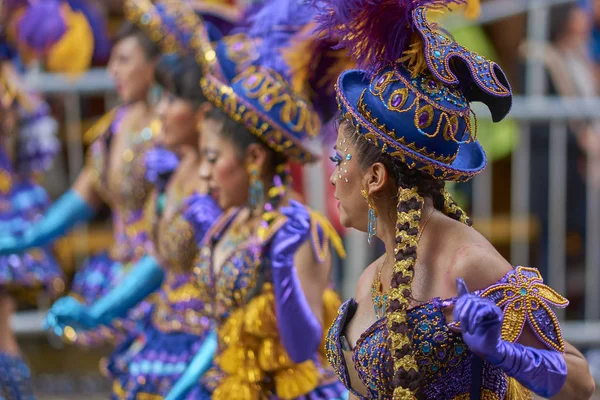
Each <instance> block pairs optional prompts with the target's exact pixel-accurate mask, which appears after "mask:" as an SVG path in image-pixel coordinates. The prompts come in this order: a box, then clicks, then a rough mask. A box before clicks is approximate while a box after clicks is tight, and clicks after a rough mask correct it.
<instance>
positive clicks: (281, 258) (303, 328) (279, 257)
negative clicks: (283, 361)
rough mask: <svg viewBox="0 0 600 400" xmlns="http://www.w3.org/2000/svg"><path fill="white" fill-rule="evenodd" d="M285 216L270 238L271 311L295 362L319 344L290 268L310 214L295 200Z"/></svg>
mask: <svg viewBox="0 0 600 400" xmlns="http://www.w3.org/2000/svg"><path fill="white" fill-rule="evenodd" d="M281 212H282V213H283V214H284V215H285V216H287V217H288V220H287V222H286V223H285V224H284V225H283V227H281V229H279V231H278V232H277V233H276V234H275V236H274V237H273V239H272V241H271V253H270V255H271V269H272V274H273V285H274V287H275V311H276V313H277V324H278V326H279V333H280V335H281V340H282V342H283V345H284V347H285V349H286V350H287V352H288V354H289V356H290V358H291V359H292V361H294V362H295V363H301V362H303V361H306V360H308V359H310V358H312V357H313V356H314V355H315V353H316V351H317V349H318V348H319V345H320V344H321V334H322V331H321V324H320V323H319V320H318V319H317V317H315V315H314V314H313V312H312V310H311V308H310V305H309V304H308V301H307V300H306V297H305V296H304V292H303V291H302V286H301V285H300V280H299V279H298V275H297V274H296V268H295V267H294V255H295V254H296V251H298V249H299V248H300V246H302V244H303V243H304V242H305V241H306V239H307V238H308V236H309V233H310V215H309V214H308V211H307V210H306V208H305V207H304V206H303V205H302V204H300V203H298V202H297V201H294V200H290V207H282V208H281Z"/></svg>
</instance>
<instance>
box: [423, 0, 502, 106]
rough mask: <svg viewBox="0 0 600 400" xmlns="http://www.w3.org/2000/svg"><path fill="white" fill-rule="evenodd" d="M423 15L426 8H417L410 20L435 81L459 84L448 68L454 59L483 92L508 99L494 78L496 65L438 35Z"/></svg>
mask: <svg viewBox="0 0 600 400" xmlns="http://www.w3.org/2000/svg"><path fill="white" fill-rule="evenodd" d="M426 14H427V7H423V6H422V7H418V8H417V9H415V11H414V12H413V20H414V22H415V26H416V28H417V29H418V31H419V33H420V34H421V36H422V37H423V42H424V44H425V49H424V50H425V57H426V59H427V65H428V66H429V70H430V71H431V72H432V73H433V74H434V75H435V76H436V78H438V79H439V80H441V81H442V82H444V83H447V84H449V85H456V84H458V83H459V79H458V78H457V77H456V75H455V74H454V72H452V68H451V66H450V61H451V60H452V59H453V58H454V57H457V58H459V59H460V60H461V61H463V62H464V63H465V64H466V65H467V66H468V68H469V71H470V73H471V77H472V78H473V80H474V81H475V83H476V84H477V86H479V87H480V88H481V89H482V90H483V91H485V92H487V93H488V94H491V95H494V96H498V97H506V96H510V95H511V90H510V88H509V87H506V86H504V85H503V84H502V83H501V82H500V80H499V79H498V77H497V76H496V73H495V70H496V69H498V70H500V68H499V67H498V65H497V64H496V63H494V62H493V61H490V60H487V59H486V58H484V57H482V56H480V55H478V54H477V53H475V52H472V51H470V50H468V49H466V48H465V47H463V46H461V45H459V44H458V43H456V42H455V41H454V40H451V39H450V38H447V37H446V36H445V35H443V34H441V32H440V31H439V30H437V29H435V26H434V25H433V24H431V23H429V22H428V21H427V17H426Z"/></svg>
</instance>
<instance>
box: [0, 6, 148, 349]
mask: <svg viewBox="0 0 600 400" xmlns="http://www.w3.org/2000/svg"><path fill="white" fill-rule="evenodd" d="M128 15H131V16H132V20H133V21H135V19H133V17H134V16H135V14H133V13H128ZM138 18H139V16H138ZM159 56H160V48H159V46H158V45H157V44H156V43H155V42H153V41H152V39H150V35H149V34H147V33H145V32H144V31H142V30H141V29H140V28H138V27H137V26H136V24H135V22H126V23H125V24H124V25H123V26H122V27H121V29H120V31H119V32H118V34H117V37H116V39H115V45H114V48H113V50H112V54H111V60H110V63H109V72H110V74H111V75H112V77H113V79H114V81H115V85H116V89H117V93H118V94H119V97H120V99H121V101H122V103H123V105H122V106H120V107H119V108H117V109H115V110H113V111H111V112H110V113H109V114H107V115H106V116H105V117H103V118H102V119H101V120H100V121H99V123H98V124H97V125H96V126H95V127H94V128H92V131H91V132H90V134H88V137H89V136H91V137H92V138H95V140H94V141H93V143H92V145H91V147H90V150H89V153H88V160H87V165H86V166H85V168H84V169H83V171H82V172H81V173H80V174H79V177H78V178H77V180H76V181H75V183H74V184H73V186H72V188H71V190H69V191H68V192H67V193H66V194H64V195H63V196H61V198H60V199H58V200H57V201H56V202H55V203H54V204H53V205H52V206H51V207H50V208H49V210H48V211H47V212H46V214H45V215H44V217H43V218H41V219H40V220H39V221H37V222H36V223H35V224H34V225H32V226H31V227H30V228H29V229H27V230H26V231H25V233H24V234H23V235H22V236H20V237H16V236H8V237H3V238H1V239H0V254H9V253H14V252H17V251H25V250H27V249H29V248H32V247H37V246H42V245H46V244H48V243H51V242H53V241H54V240H56V239H57V238H59V237H62V236H64V235H66V234H67V233H68V232H69V231H70V230H71V229H73V228H74V227H75V226H76V225H77V224H79V223H81V222H84V221H89V220H91V219H92V218H93V216H94V214H95V212H96V210H97V209H98V208H99V207H100V205H101V204H102V202H103V201H104V202H106V203H108V204H109V205H110V207H111V211H112V215H113V232H114V240H115V245H114V247H112V248H111V249H110V250H108V249H107V250H106V251H104V252H102V253H100V254H98V255H95V256H92V257H91V258H90V259H89V260H88V261H87V262H86V263H85V265H84V266H83V268H82V269H81V270H80V271H79V272H78V273H77V274H76V276H75V279H74V282H73V287H72V291H71V294H70V296H71V297H72V298H77V299H78V300H79V301H81V302H82V303H84V304H90V303H92V302H93V301H95V300H96V299H97V298H99V297H100V296H102V295H103V294H105V293H106V292H107V291H108V290H110V289H111V288H112V287H113V286H114V285H115V284H116V283H117V282H118V281H119V280H120V279H121V277H122V275H123V274H124V273H125V271H126V270H127V268H128V265H130V263H132V262H135V261H137V260H139V259H140V257H141V256H142V255H143V254H144V252H145V246H146V243H147V242H148V237H147V234H146V232H145V230H144V229H143V228H144V224H143V218H142V215H143V206H144V203H145V201H146V199H147V197H148V194H149V192H150V190H151V188H152V183H151V182H148V181H147V180H146V179H144V176H145V173H146V167H145V157H144V155H145V153H146V152H147V151H148V150H149V149H151V148H153V147H154V145H155V144H154V139H155V132H154V131H153V129H152V128H151V127H150V123H151V120H152V118H153V105H152V104H151V103H149V101H148V92H149V90H150V88H151V87H152V85H153V84H154V68H155V65H156V62H157V61H158V57H159ZM117 333H118V332H117V331H115V330H114V329H112V328H108V327H102V328H99V329H98V330H97V331H90V332H88V333H86V334H84V335H75V334H74V331H73V330H66V331H65V338H66V339H67V340H69V341H75V342H77V343H78V344H81V345H84V346H92V345H98V344H101V343H104V342H105V341H106V340H112V339H115V335H116V334H117Z"/></svg>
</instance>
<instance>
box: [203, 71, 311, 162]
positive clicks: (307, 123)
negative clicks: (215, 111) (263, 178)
mask: <svg viewBox="0 0 600 400" xmlns="http://www.w3.org/2000/svg"><path fill="white" fill-rule="evenodd" d="M277 79H282V78H280V77H279V78H278V76H277V75H276V74H274V73H273V72H272V71H268V72H265V71H264V70H263V69H262V68H260V67H252V68H249V69H248V70H246V71H245V72H244V73H242V74H241V75H239V76H238V77H237V78H236V79H235V80H234V81H233V84H235V83H241V86H242V87H243V88H244V89H245V93H244V94H245V95H247V96H248V97H249V98H258V99H259V102H260V104H261V105H262V106H263V109H264V112H262V110H257V109H256V108H255V106H253V105H251V104H250V103H249V102H248V101H246V100H244V99H243V98H242V96H240V95H238V94H237V93H236V92H235V91H234V90H233V89H232V88H231V87H230V86H228V85H225V84H223V83H222V82H220V81H219V80H218V79H217V78H215V77H213V76H210V75H209V76H205V77H203V78H202V79H201V81H200V86H201V87H202V90H203V92H204V95H205V96H206V98H207V99H208V100H209V101H211V102H212V103H213V104H215V106H217V107H219V108H220V109H222V110H223V111H225V112H226V113H227V114H228V115H229V117H231V118H232V119H233V120H234V121H236V122H238V123H240V124H243V125H244V126H245V127H246V128H247V129H248V130H249V131H250V132H251V133H252V134H253V135H255V136H257V137H258V138H260V139H261V140H262V141H263V142H264V143H265V144H267V145H268V146H269V147H270V148H271V149H273V150H275V151H277V152H279V153H284V154H285V155H286V156H287V157H288V158H289V159H290V161H294V162H299V163H308V162H312V161H315V160H316V158H317V157H316V156H315V155H313V154H312V153H310V152H309V150H308V149H306V148H305V147H304V146H303V145H302V144H301V143H300V141H299V140H298V139H296V138H294V137H293V136H292V135H291V134H288V133H287V129H284V128H283V126H282V125H281V123H279V122H276V121H275V120H273V119H272V118H271V117H269V116H268V115H267V114H266V113H267V112H269V111H270V110H272V108H273V107H274V106H277V105H280V104H281V103H283V104H282V108H281V111H280V115H279V116H280V117H281V121H282V122H283V123H291V122H292V119H293V118H296V119H297V122H296V123H295V124H294V125H293V126H292V129H294V130H295V131H297V132H299V133H300V132H304V131H306V132H309V133H313V134H314V133H315V132H316V133H318V132H319V129H320V121H319V117H318V115H317V114H316V113H314V112H313V110H312V109H310V108H309V106H308V104H307V103H306V102H305V101H304V100H301V99H299V98H297V97H295V96H290V95H289V94H288V93H285V92H283V90H282V89H283V88H282V86H284V82H283V80H281V81H279V82H278V81H277ZM259 86H260V87H259ZM257 87H259V89H258V90H254V89H255V88H257ZM273 91H278V95H277V96H276V95H274V94H273V93H274V92H273Z"/></svg>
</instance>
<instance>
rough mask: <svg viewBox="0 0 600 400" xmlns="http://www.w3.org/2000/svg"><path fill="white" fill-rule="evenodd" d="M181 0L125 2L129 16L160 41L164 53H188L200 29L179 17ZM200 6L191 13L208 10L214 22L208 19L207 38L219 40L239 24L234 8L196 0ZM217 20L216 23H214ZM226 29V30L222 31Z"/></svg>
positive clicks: (136, 0) (127, 15)
mask: <svg viewBox="0 0 600 400" xmlns="http://www.w3.org/2000/svg"><path fill="white" fill-rule="evenodd" d="M179 2H180V1H179V0H177V1H175V0H157V1H155V2H153V1H151V0H126V1H125V4H124V10H125V16H126V18H127V19H128V20H130V21H132V22H134V23H135V24H137V25H138V26H139V27H140V28H141V29H143V30H144V31H145V32H147V34H148V35H149V36H150V38H151V39H152V40H153V41H154V42H155V43H157V44H158V45H159V46H160V47H161V50H162V51H163V53H166V54H170V53H178V54H185V53H188V52H191V45H190V42H191V40H192V39H193V37H194V34H195V32H196V29H195V27H194V25H193V24H183V23H181V21H179V20H178V17H179V15H178V11H179V9H178V8H177V3H179ZM196 4H197V6H198V7H199V8H198V10H195V9H194V8H190V12H191V14H194V13H195V12H197V13H198V14H199V15H202V13H203V12H206V13H207V18H208V19H209V20H210V21H213V22H206V23H205V27H204V29H205V30H206V35H207V40H208V41H209V42H210V41H215V40H219V39H220V38H221V37H222V35H223V34H224V33H227V32H228V29H231V28H232V27H233V26H234V25H235V18H236V14H234V13H232V12H230V10H228V9H227V10H226V9H221V8H215V7H208V6H207V7H205V8H202V7H201V6H202V4H203V3H202V2H196ZM213 23H214V24H213ZM217 26H218V27H219V28H220V29H224V30H225V31H221V30H220V29H219V28H217Z"/></svg>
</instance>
